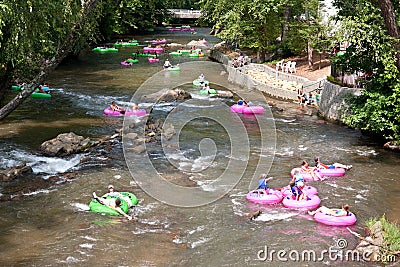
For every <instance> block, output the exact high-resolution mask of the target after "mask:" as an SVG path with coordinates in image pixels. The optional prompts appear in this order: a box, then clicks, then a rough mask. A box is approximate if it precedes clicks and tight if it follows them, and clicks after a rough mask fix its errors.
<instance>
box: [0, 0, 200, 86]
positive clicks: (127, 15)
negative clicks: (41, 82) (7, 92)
mask: <svg viewBox="0 0 400 267" xmlns="http://www.w3.org/2000/svg"><path fill="white" fill-rule="evenodd" d="M170 4H174V5H175V6H176V7H179V5H191V4H193V1H189V0H188V1H185V0H182V1H180V3H177V2H176V1H172V0H167V1H163V0H147V1H144V0H120V1H114V0H99V3H98V5H97V6H96V9H94V10H92V12H91V13H90V15H89V16H88V17H85V20H86V21H87V23H85V26H84V27H85V28H84V29H81V30H80V31H79V36H77V41H76V43H75V46H74V47H73V53H74V54H78V53H79V52H80V51H82V49H84V48H86V47H88V46H89V45H90V44H92V43H97V42H98V41H100V40H110V39H111V38H113V36H114V35H115V34H130V33H133V32H134V31H138V30H143V29H147V28H152V27H153V26H154V24H155V23H156V22H161V21H162V20H163V19H164V18H165V17H167V16H168V14H167V11H166V9H167V8H169V7H170V6H169V5H170ZM81 10H82V1H81V0H65V1H55V0H35V1H33V0H29V1H15V0H5V1H1V3H0V63H1V68H0V81H3V83H4V82H5V83H6V82H8V81H12V80H14V79H16V78H17V77H20V78H23V79H24V80H26V81H28V80H30V79H31V78H32V77H33V76H35V75H36V74H37V73H38V71H39V70H40V68H41V67H42V66H43V64H45V61H46V60H48V59H51V58H52V57H53V56H54V55H55V53H56V52H57V49H58V48H59V47H60V45H61V44H62V43H63V42H64V40H65V39H66V38H67V36H68V35H69V33H70V32H71V28H72V27H73V26H74V25H75V24H76V22H77V21H78V19H79V17H80V12H81Z"/></svg>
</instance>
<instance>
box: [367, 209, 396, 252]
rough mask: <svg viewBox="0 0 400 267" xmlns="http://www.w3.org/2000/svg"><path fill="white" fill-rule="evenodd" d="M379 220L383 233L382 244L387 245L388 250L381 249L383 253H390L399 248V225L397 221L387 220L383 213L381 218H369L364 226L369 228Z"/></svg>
mask: <svg viewBox="0 0 400 267" xmlns="http://www.w3.org/2000/svg"><path fill="white" fill-rule="evenodd" d="M378 221H379V222H381V224H382V230H383V232H384V235H383V239H384V240H383V245H384V246H385V247H387V248H388V249H387V250H388V251H383V253H384V254H385V255H390V253H391V252H392V251H399V250H400V226H399V225H398V224H397V223H391V222H389V221H388V220H387V219H386V217H385V215H383V216H382V217H381V218H370V219H369V220H368V221H367V222H366V226H367V227H368V228H371V227H372V226H373V225H374V224H375V223H376V222H378Z"/></svg>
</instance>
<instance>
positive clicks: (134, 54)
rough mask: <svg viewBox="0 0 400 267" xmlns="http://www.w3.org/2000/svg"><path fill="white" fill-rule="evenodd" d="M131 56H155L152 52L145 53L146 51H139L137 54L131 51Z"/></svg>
mask: <svg viewBox="0 0 400 267" xmlns="http://www.w3.org/2000/svg"><path fill="white" fill-rule="evenodd" d="M132 56H138V57H156V55H154V54H146V53H139V54H136V53H132Z"/></svg>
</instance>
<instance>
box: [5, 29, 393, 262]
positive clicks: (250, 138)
mask: <svg viewBox="0 0 400 267" xmlns="http://www.w3.org/2000/svg"><path fill="white" fill-rule="evenodd" d="M207 32H208V29H199V30H198V35H190V34H186V33H185V34H183V33H182V34H178V33H174V34H170V33H167V32H155V33H153V35H147V36H135V37H136V38H137V39H138V40H139V41H140V43H145V42H146V41H149V40H152V39H153V38H163V37H165V38H167V39H168V40H170V41H171V42H174V43H187V42H189V41H190V40H192V39H195V40H197V39H199V38H203V37H205V39H206V40H207V41H208V42H209V44H215V43H217V42H218V40H217V39H216V38H215V37H212V36H209V35H208V34H207ZM135 50H136V48H133V49H132V48H129V47H128V48H121V49H120V51H119V52H118V53H113V54H95V53H89V54H88V55H86V56H83V57H82V58H81V59H80V60H79V61H70V62H67V63H66V64H65V65H62V66H60V67H59V68H58V69H57V70H56V71H55V72H54V73H53V74H52V75H51V76H50V77H49V80H48V82H49V84H50V86H51V88H52V98H51V99H39V100H38V99H36V100H35V99H29V100H28V101H27V102H26V103H24V104H23V105H22V106H21V107H20V108H19V109H18V110H16V111H15V112H14V113H13V114H12V115H11V116H10V117H8V118H7V119H6V120H5V121H4V122H2V123H1V124H0V129H1V131H0V144H1V146H0V158H1V165H0V167H6V166H11V165H15V164H17V163H20V162H23V161H24V162H27V164H28V165H30V166H32V168H33V170H34V173H35V179H39V180H46V179H49V177H51V176H53V175H57V174H58V175H60V174H62V173H64V172H74V173H76V176H75V178H74V179H67V180H66V181H64V182H63V183H59V184H51V186H50V187H44V188H40V189H38V190H35V191H30V192H26V191H23V190H22V191H20V192H23V196H22V197H21V198H20V199H19V200H14V201H5V202H0V215H1V216H0V233H1V234H0V253H1V257H0V265H2V266H59V265H63V266H94V265H100V266H111V265H113V266H245V265H251V266H263V265H267V264H268V265H271V266H289V265H293V264H295V266H298V265H307V266H321V265H322V264H323V265H328V266H343V264H345V265H346V266H365V265H368V264H367V263H365V262H360V261H357V260H353V259H349V260H348V261H346V262H344V261H342V260H340V258H339V259H338V258H337V256H336V258H335V257H334V256H331V257H329V255H328V254H324V257H322V258H315V259H314V260H312V261H308V262H305V261H304V262H303V261H302V259H301V258H299V259H297V260H295V259H289V255H291V257H292V258H295V256H296V252H298V253H300V254H301V252H303V251H315V252H316V253H317V255H320V253H321V252H323V251H324V250H329V249H330V248H331V249H337V250H340V252H342V253H346V252H347V251H348V250H350V249H352V248H354V247H355V245H356V243H357V241H358V240H357V238H356V237H354V236H353V235H352V234H350V233H349V231H348V230H347V229H346V228H343V227H329V226H323V225H321V224H318V223H316V222H314V221H313V220H312V218H311V216H309V215H307V214H306V211H304V210H292V209H286V208H284V207H283V206H282V205H281V204H277V205H272V206H263V205H258V204H254V203H250V202H248V201H246V193H247V192H248V191H249V189H250V188H252V187H254V185H255V182H256V181H255V180H254V179H253V178H254V177H257V176H258V175H259V174H260V173H261V172H268V175H269V176H273V177H274V180H272V181H271V182H270V186H271V187H283V186H285V185H287V184H288V181H289V177H290V171H291V169H292V168H294V167H297V166H299V165H300V164H301V161H302V160H303V159H307V160H308V161H309V162H312V161H313V158H314V157H315V156H320V158H321V160H322V161H323V162H327V163H332V162H342V163H345V164H352V165H353V168H352V169H351V170H349V171H347V172H346V174H345V176H343V177H338V178H328V179H327V180H325V181H322V182H311V183H310V184H311V185H313V186H315V187H317V189H318V191H319V196H320V198H321V204H322V205H326V206H329V207H339V206H340V205H341V204H342V203H348V204H349V205H350V207H351V210H352V211H354V213H355V214H356V215H357V218H358V221H357V224H356V225H354V226H352V227H350V229H352V230H354V231H357V232H360V233H363V229H364V224H365V222H366V220H368V219H369V218H371V217H377V216H382V215H383V214H385V215H386V217H387V218H388V219H390V220H395V221H396V220H397V221H398V220H399V219H400V208H399V206H398V205H397V203H398V200H399V197H400V194H399V190H398V189H397V185H398V183H399V182H398V181H399V179H398V178H399V174H398V166H399V165H400V156H399V154H395V153H392V152H389V151H386V150H383V149H382V148H381V147H380V146H379V145H378V144H377V143H375V142H374V141H373V140H371V139H370V138H368V137H366V136H363V135H362V134H361V133H360V132H359V131H357V130H354V129H350V128H348V127H344V126H340V125H336V124H333V123H328V122H324V121H322V120H321V119H320V118H318V117H317V116H316V115H315V112H313V113H312V114H311V115H309V114H310V113H309V112H308V111H306V112H305V111H304V110H302V109H299V108H298V107H297V105H295V104H293V103H285V102H282V101H278V100H271V99H268V100H269V101H274V102H275V103H276V105H277V106H278V107H280V108H282V109H283V111H280V110H278V109H272V111H271V109H269V106H268V105H267V104H266V103H265V102H261V100H260V99H261V98H256V97H260V96H259V95H257V94H256V93H255V92H250V93H249V92H248V91H247V89H246V88H244V89H243V88H236V86H235V85H231V84H229V83H228V82H227V81H225V80H226V73H225V72H224V68H223V66H221V65H220V64H217V63H212V62H210V61H209V59H207V58H202V59H189V58H187V57H186V56H183V57H179V58H178V57H177V58H170V59H171V61H172V64H177V63H179V64H180V65H181V66H182V71H181V72H176V73H172V72H166V71H162V70H161V69H162V67H161V66H162V62H163V60H164V59H165V57H166V55H162V56H161V61H160V63H148V62H147V61H145V60H143V59H140V62H139V63H138V64H137V65H134V66H132V67H122V66H121V65H120V64H119V62H120V61H122V60H123V59H125V58H127V57H129V56H130V54H131V53H132V51H135ZM202 72H204V73H205V74H206V78H208V79H209V80H210V81H211V84H212V85H213V82H214V83H215V84H217V85H214V87H215V86H216V88H218V89H224V87H225V89H232V90H235V91H236V90H237V92H242V93H243V95H246V97H247V98H248V99H250V100H252V101H254V102H255V103H256V104H261V105H263V106H264V107H265V108H266V112H265V114H264V115H262V116H257V117H254V116H242V115H240V116H239V115H234V114H231V113H230V112H229V109H228V106H230V105H232V104H234V102H235V101H236V100H237V97H235V98H234V99H233V100H231V99H228V100H227V99H218V98H208V97H207V96H202V95H199V94H198V89H196V88H194V87H193V86H192V85H191V84H190V81H191V80H192V79H193V77H197V76H198V75H199V74H200V73H202ZM153 75H154V76H153ZM151 77H152V78H151ZM173 83H176V84H178V85H179V87H180V88H183V89H185V90H188V91H189V92H190V93H191V94H192V96H193V98H192V99H190V100H187V101H183V102H177V103H175V102H173V103H161V104H157V105H155V106H154V107H153V111H152V116H153V117H155V118H163V119H166V120H169V122H170V123H172V124H175V125H174V126H175V129H176V130H178V129H179V131H177V134H176V135H175V138H172V139H171V140H170V141H167V140H165V143H164V144H166V145H165V147H161V146H160V145H159V144H148V145H147V146H146V149H147V151H146V152H145V153H144V155H145V156H141V155H139V156H137V155H136V156H137V157H133V158H132V157H130V155H129V153H127V152H126V151H127V149H128V147H127V146H129V144H128V143H122V142H121V141H118V140H115V142H114V143H113V145H112V147H109V148H107V149H104V148H102V149H99V150H96V151H93V152H90V153H86V154H82V155H75V156H71V157H68V158H49V157H43V156H41V155H40V154H39V153H38V151H37V149H38V147H39V146H40V144H41V143H42V142H43V141H46V140H49V139H51V138H54V137H55V136H56V135H57V134H59V133H64V132H70V131H72V132H75V133H76V134H79V135H83V136H89V137H98V136H101V135H112V134H114V131H115V129H117V128H121V127H122V125H123V124H124V125H129V123H132V122H131V121H130V122H129V121H126V120H125V122H124V120H123V119H122V118H120V117H106V116H104V115H103V109H104V108H105V107H106V106H107V105H109V103H110V102H111V101H116V102H117V104H119V105H122V106H129V105H130V104H131V102H132V99H133V100H134V101H137V99H138V93H151V92H152V90H155V89H157V88H158V87H170V86H171V84H173ZM211 87H213V86H211ZM252 96H254V98H253V97H252ZM138 102H139V101H138ZM139 105H140V106H141V107H142V108H148V107H149V105H146V104H145V103H141V102H139ZM179 127H181V128H179ZM176 136H177V137H176ZM169 142H170V143H169ZM168 148H171V149H168ZM124 151H125V152H126V153H125V154H124ZM124 156H125V157H124ZM133 156H135V155H133ZM83 158H89V159H90V160H89V161H88V162H89V163H86V164H85V163H80V162H81V159H83ZM85 162H86V161H85ZM158 174H159V175H160V176H161V177H162V176H163V175H165V176H168V177H169V180H171V179H172V180H173V178H177V180H179V181H182V180H184V179H185V178H187V179H190V180H191V181H192V182H195V183H196V184H197V185H198V186H199V188H198V189H197V191H196V192H195V193H193V191H191V192H189V193H188V192H186V190H185V188H183V189H182V188H177V187H174V186H173V187H171V188H170V187H168V186H169V185H166V186H165V187H164V182H163V181H160V182H159V184H158V182H157V180H154V181H155V182H154V183H151V184H152V185H153V186H150V187H145V186H146V185H145V184H146V180H147V179H148V180H149V181H153V179H155V178H154V177H153V175H154V176H157V175H158ZM146 175H147V176H146ZM171 177H172V178H171ZM182 177H183V178H182ZM220 177H222V178H221V179H220ZM134 178H135V179H134ZM217 178H218V179H217ZM214 180H217V182H216V183H214ZM110 183H112V184H114V186H115V187H116V189H117V190H119V191H130V192H133V193H134V194H135V195H137V196H138V198H139V204H138V206H137V207H136V208H135V209H134V210H133V211H132V213H133V215H134V216H136V217H137V218H138V222H126V221H124V220H122V219H121V218H118V217H112V216H103V215H100V214H96V213H91V212H89V211H88V204H89V202H90V200H91V195H92V192H93V191H96V192H97V194H98V195H99V194H102V193H105V191H106V189H107V185H108V184H110ZM139 185H141V186H142V185H143V187H145V188H142V187H141V186H139ZM154 185H156V186H154ZM5 188H7V185H6V184H5V183H3V184H1V188H0V190H1V191H0V193H1V194H2V195H4V194H6V192H5V191H4V190H5ZM174 190H176V191H174ZM180 190H182V195H180V194H177V193H176V192H180ZM199 192H200V193H199ZM203 193H204V194H203ZM19 194H21V193H19ZM191 194H193V198H191V197H190V196H191ZM0 196H1V195H0ZM256 210H261V211H262V214H261V215H260V216H259V217H258V218H257V219H256V220H254V221H250V220H249V218H248V217H249V213H251V212H254V211H256ZM343 242H344V243H346V244H345V245H346V246H341V247H338V246H337V245H342V244H343ZM339 243H340V244H339ZM278 250H285V251H286V254H285V255H283V254H280V257H278V255H277V253H276V251H278ZM272 251H275V252H272ZM335 255H336V254H335ZM285 259H286V261H285ZM369 266H375V265H374V264H372V263H371V264H369Z"/></svg>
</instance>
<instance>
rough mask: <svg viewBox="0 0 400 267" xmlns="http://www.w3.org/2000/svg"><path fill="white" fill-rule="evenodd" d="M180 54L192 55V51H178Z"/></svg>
mask: <svg viewBox="0 0 400 267" xmlns="http://www.w3.org/2000/svg"><path fill="white" fill-rule="evenodd" d="M178 53H182V54H190V50H187V49H184V50H178Z"/></svg>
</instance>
